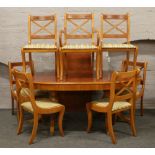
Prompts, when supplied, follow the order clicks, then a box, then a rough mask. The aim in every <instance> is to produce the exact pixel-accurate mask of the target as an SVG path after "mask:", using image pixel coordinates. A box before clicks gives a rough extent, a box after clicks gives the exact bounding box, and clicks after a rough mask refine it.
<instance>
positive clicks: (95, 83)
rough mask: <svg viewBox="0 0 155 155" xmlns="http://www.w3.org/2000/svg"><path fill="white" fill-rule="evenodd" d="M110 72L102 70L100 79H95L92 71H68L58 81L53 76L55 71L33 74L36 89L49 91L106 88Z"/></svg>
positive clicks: (108, 83) (108, 84) (107, 87)
mask: <svg viewBox="0 0 155 155" xmlns="http://www.w3.org/2000/svg"><path fill="white" fill-rule="evenodd" d="M111 73H112V72H104V73H103V77H102V79H99V80H97V79H96V77H95V73H92V72H80V73H79V72H78V73H76V72H69V73H68V75H67V76H66V77H65V78H64V79H63V81H60V80H59V79H57V78H56V77H55V73H54V71H53V72H48V73H36V74H35V75H34V79H33V80H34V85H35V88H36V89H40V90H51V91H96V90H108V89H109V86H110V77H111Z"/></svg>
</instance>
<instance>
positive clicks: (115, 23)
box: [100, 13, 138, 77]
mask: <svg viewBox="0 0 155 155" xmlns="http://www.w3.org/2000/svg"><path fill="white" fill-rule="evenodd" d="M100 25H101V27H100V39H101V46H102V50H101V51H102V52H101V54H102V53H103V52H125V53H126V60H127V61H129V59H130V53H133V62H134V65H133V68H134V69H135V67H136V60H137V54H138V48H137V47H136V46H135V45H132V44H131V43H130V16H129V14H128V13H127V14H101V16H100ZM100 58H101V59H100V65H101V66H100V77H102V70H103V69H102V56H100ZM126 70H127V68H126Z"/></svg>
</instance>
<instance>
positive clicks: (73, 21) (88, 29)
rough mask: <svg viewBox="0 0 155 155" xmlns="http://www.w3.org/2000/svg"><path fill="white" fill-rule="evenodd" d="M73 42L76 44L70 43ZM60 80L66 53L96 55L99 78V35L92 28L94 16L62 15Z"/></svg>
mask: <svg viewBox="0 0 155 155" xmlns="http://www.w3.org/2000/svg"><path fill="white" fill-rule="evenodd" d="M71 41H75V42H76V43H72V42H71ZM59 43H60V48H59V52H60V79H61V80H62V79H63V75H64V68H65V67H64V66H65V61H67V60H66V59H65V58H66V57H65V54H66V53H80V52H81V53H82V52H84V53H87V52H89V53H91V54H92V64H93V63H94V53H96V76H97V78H99V61H98V59H99V54H98V53H99V50H100V49H99V43H100V41H99V33H98V31H97V30H95V28H94V14H68V13H65V15H64V30H61V31H60V35H59ZM68 61H69V60H68Z"/></svg>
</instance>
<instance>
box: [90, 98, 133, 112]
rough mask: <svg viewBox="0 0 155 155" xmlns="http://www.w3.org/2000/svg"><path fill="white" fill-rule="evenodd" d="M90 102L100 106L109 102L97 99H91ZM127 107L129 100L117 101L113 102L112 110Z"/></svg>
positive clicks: (104, 105) (103, 106) (102, 106)
mask: <svg viewBox="0 0 155 155" xmlns="http://www.w3.org/2000/svg"><path fill="white" fill-rule="evenodd" d="M91 104H92V106H93V105H95V106H98V107H100V108H105V107H106V106H108V104H109V102H107V101H104V100H98V101H92V102H91ZM128 107H131V104H130V103H129V102H126V101H118V102H114V104H113V107H112V111H116V110H121V109H124V108H128Z"/></svg>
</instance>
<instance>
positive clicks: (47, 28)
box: [28, 15, 57, 45]
mask: <svg viewBox="0 0 155 155" xmlns="http://www.w3.org/2000/svg"><path fill="white" fill-rule="evenodd" d="M32 24H33V25H32ZM52 26H53V28H52ZM34 29H35V30H34ZM33 39H35V40H36V39H54V44H55V45H57V17H56V15H51V16H28V44H31V41H32V40H33Z"/></svg>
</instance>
